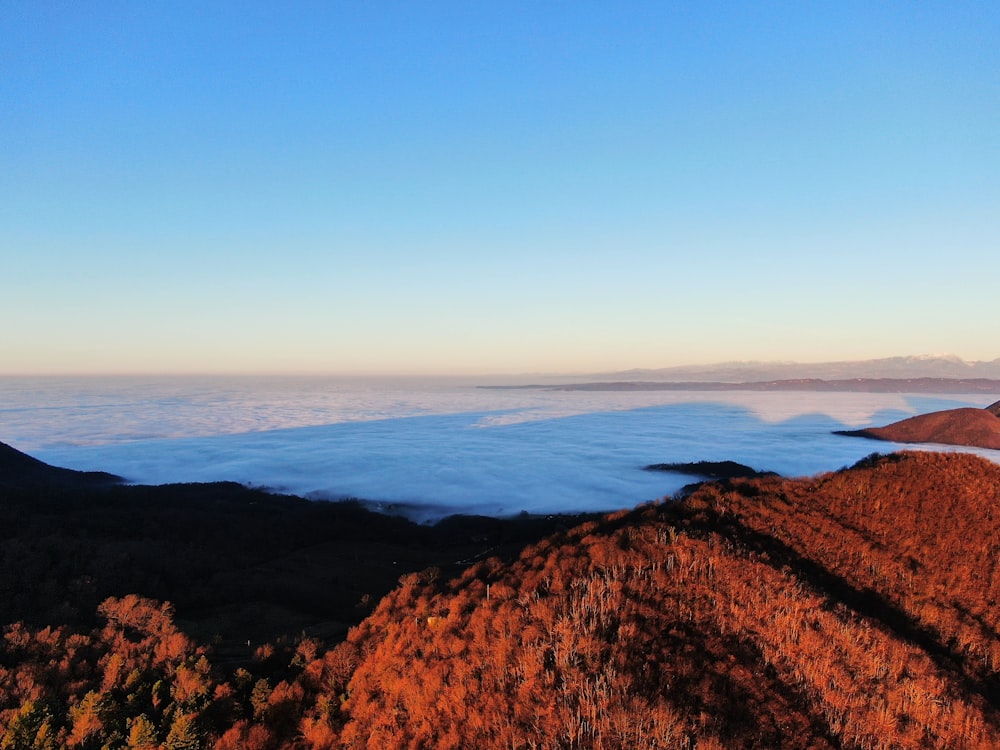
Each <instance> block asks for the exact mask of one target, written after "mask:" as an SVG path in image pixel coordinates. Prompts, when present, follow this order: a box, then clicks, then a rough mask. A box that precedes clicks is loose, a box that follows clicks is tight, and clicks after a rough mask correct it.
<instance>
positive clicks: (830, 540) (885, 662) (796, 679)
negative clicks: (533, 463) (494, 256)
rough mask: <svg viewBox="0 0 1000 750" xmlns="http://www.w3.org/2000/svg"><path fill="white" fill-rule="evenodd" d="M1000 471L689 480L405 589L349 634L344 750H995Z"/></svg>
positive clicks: (907, 459) (865, 469)
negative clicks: (504, 561) (672, 495)
mask: <svg viewBox="0 0 1000 750" xmlns="http://www.w3.org/2000/svg"><path fill="white" fill-rule="evenodd" d="M998 504H1000V467H997V466H996V465H994V464H990V463H988V462H986V461H983V460H981V459H978V458H976V457H973V456H965V455H956V456H937V455H923V454H919V455H909V454H906V455H902V456H893V457H890V458H885V459H872V460H870V461H867V462H865V464H864V465H862V466H859V467H856V468H854V469H852V470H849V471H844V472H840V473H836V474H830V475H825V476H822V477H818V478H816V479H814V480H796V481H790V480H781V479H767V478H763V479H760V478H759V479H749V480H733V481H731V482H723V483H710V484H706V485H703V486H702V487H701V488H700V489H699V490H697V491H696V492H695V493H694V494H692V495H691V496H690V497H688V498H687V499H686V500H684V501H683V502H681V503H665V504H661V505H657V506H652V507H646V508H640V509H638V510H636V511H634V512H631V513H627V514H619V515H617V516H612V517H609V518H608V519H607V520H605V521H604V522H601V523H591V524H586V525H584V526H581V527H578V528H576V529H574V530H572V531H570V532H568V533H566V534H564V535H562V536H559V537H556V538H553V539H552V540H550V541H548V542H543V543H541V544H538V545H534V546H532V547H530V548H528V549H526V550H525V552H524V553H523V554H522V555H521V557H520V559H519V560H518V561H517V562H516V563H514V564H512V565H510V566H502V565H500V564H499V563H492V564H491V563H484V564H481V565H479V566H476V567H474V568H472V569H470V570H469V571H467V572H466V574H465V575H463V576H462V577H461V578H460V579H458V580H456V581H453V582H451V583H448V584H443V583H442V582H440V581H436V582H434V581H432V582H429V583H428V582H427V581H428V579H426V578H425V579H421V578H419V577H409V578H404V579H403V581H402V583H403V585H402V587H401V588H400V589H398V590H397V591H396V592H394V593H393V594H391V595H390V596H388V597H387V598H386V599H385V600H384V601H383V602H382V604H381V605H380V606H379V608H378V609H377V610H376V612H375V613H374V614H373V615H372V616H371V617H370V618H369V619H368V620H366V621H365V622H364V623H362V625H361V626H360V627H359V628H358V629H356V630H355V631H354V632H353V633H352V635H351V637H350V640H349V645H350V647H351V648H353V649H354V650H353V652H352V653H353V654H354V655H355V656H356V657H357V658H358V659H359V660H360V663H359V666H358V667H357V669H356V670H355V671H354V673H353V677H352V679H351V680H350V683H349V685H348V687H347V693H348V696H349V698H348V700H347V702H346V704H345V706H344V709H345V710H344V714H343V716H342V719H345V720H346V725H345V727H344V729H343V734H342V739H343V742H344V746H347V747H374V746H385V747H405V746H419V747H431V746H433V747H467V746H477V745H478V746H484V747H501V746H516V747H530V746H549V747H567V748H569V747H594V748H602V747H603V748H612V747H624V746H629V747H700V748H704V747H711V748H718V747H726V748H739V747H746V748H750V747H753V748H806V747H810V748H822V747H855V748H890V747H940V748H945V747H947V748H973V747H975V748H979V747H982V748H986V747H997V746H1000V733H998V727H1000V720H998V712H997V705H998V697H1000V694H998V691H997V667H998V666H1000V639H998V637H997V632H998V628H1000V610H998V607H997V604H996V602H997V595H998V594H1000V570H998V568H997V565H996V560H997V552H998V551H1000V546H998V545H1000V543H998V542H997V540H998V539H1000V513H998V512H996V510H997V508H998Z"/></svg>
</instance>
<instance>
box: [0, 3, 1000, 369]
mask: <svg viewBox="0 0 1000 750" xmlns="http://www.w3.org/2000/svg"><path fill="white" fill-rule="evenodd" d="M998 40H1000V3H997V2H995V0H991V1H984V2H878V3H873V2H869V1H867V0H866V1H865V2H851V1H850V0H845V1H843V2H822V3H821V2H799V1H794V2H791V1H790V2H752V3H750V2H747V3H744V2H730V3H721V2H667V1H661V2H648V3H644V2H624V3H610V2H539V1H537V0H532V1H531V2H523V3H520V2H507V1H505V2H495V3H494V2H399V3H394V2H360V1H358V2H315V3H313V2H292V3H282V2H245V1H241V2H231V3H230V2H202V1H200V0H199V1H198V2H183V1H180V0H169V1H168V0H159V1H157V0H150V1H149V2H125V1H124V0H123V1H122V2H100V1H98V0H95V1H94V2H69V1H66V2H59V1H57V0H52V1H51V2H48V1H34V0H8V1H7V2H3V3H0V321H2V323H0V373H14V374H17V373H26V374H27V373H84V372H125V373H134V372H141V373H161V372H162V373H166V372H346V373H463V374H465V373H501V372H570V371H578V372H580V371H582V372H587V371H605V370H615V369H626V368H633V367H664V366H670V365H675V364H691V363H705V362H718V361H725V360H741V359H754V360H771V359H785V360H799V361H825V360H838V359H866V358H870V357H883V356H893V355H900V354H922V353H931V352H950V353H954V354H957V355H959V356H961V357H964V358H966V359H994V358H996V357H1000V343H998V342H1000V43H998Z"/></svg>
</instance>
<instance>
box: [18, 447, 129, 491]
mask: <svg viewBox="0 0 1000 750" xmlns="http://www.w3.org/2000/svg"><path fill="white" fill-rule="evenodd" d="M121 481H122V478H121V477H118V476H115V475H114V474H108V473H106V472H103V471H74V470H72V469H61V468H59V467H57V466H50V465H49V464H47V463H44V462H43V461H39V460H38V459H37V458H32V457H31V456H29V455H28V454H26V453H21V451H19V450H16V449H15V448H11V447H10V446H9V445H7V444H6V443H0V487H59V488H62V489H72V488H81V489H82V488H85V487H97V486H102V485H112V484H117V483H119V482H121Z"/></svg>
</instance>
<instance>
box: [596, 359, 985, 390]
mask: <svg viewBox="0 0 1000 750" xmlns="http://www.w3.org/2000/svg"><path fill="white" fill-rule="evenodd" d="M595 377H600V378H601V379H607V378H613V379H615V380H669V381H686V380H691V381H722V382H732V383H739V382H747V381H764V380H791V379H801V378H818V379H823V380H844V379H852V378H899V379H905V378H952V379H969V378H990V379H995V378H1000V359H995V360H993V361H989V362H966V361H964V360H962V359H960V358H958V357H955V356H953V355H922V356H907V357H888V358H884V359H871V360H860V361H848V362H820V363H800V362H723V363H719V364H715V365H684V366H680V367H666V368H660V369H651V370H627V371H624V372H616V373H604V374H602V375H600V376H595Z"/></svg>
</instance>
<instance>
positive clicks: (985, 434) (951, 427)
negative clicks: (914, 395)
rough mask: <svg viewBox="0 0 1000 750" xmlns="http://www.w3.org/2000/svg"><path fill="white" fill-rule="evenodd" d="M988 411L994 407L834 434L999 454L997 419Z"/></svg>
mask: <svg viewBox="0 0 1000 750" xmlns="http://www.w3.org/2000/svg"><path fill="white" fill-rule="evenodd" d="M991 408H996V404H994V405H993V406H992V407H987V408H986V409H974V408H963V409H946V410H944V411H935V412H931V413H929V414H918V415H917V416H915V417H910V418H908V419H903V420H901V421H899V422H893V423H892V424H890V425H886V426H885V427H869V428H867V429H863V430H849V431H842V432H839V433H838V434H841V435H851V436H854V437H866V438H873V439H875V440H888V441H890V442H894V443H942V444H944V445H965V446H970V447H975V448H990V449H993V450H1000V419H998V415H996V414H994V413H993V412H992V411H990V409H991Z"/></svg>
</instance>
